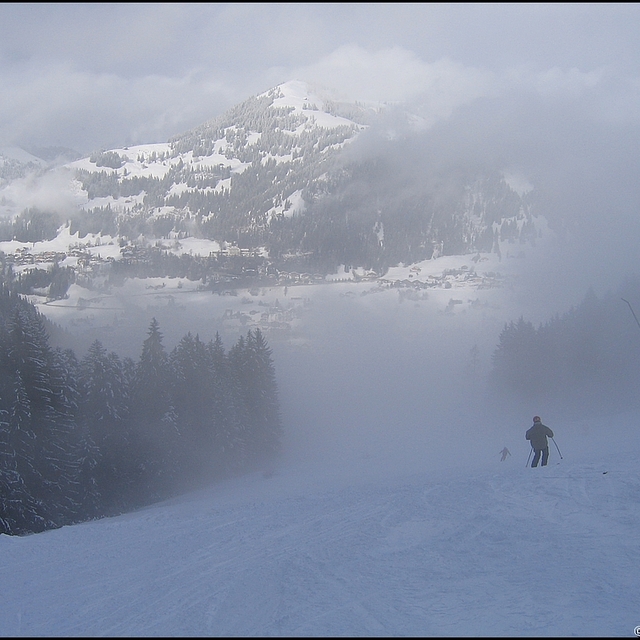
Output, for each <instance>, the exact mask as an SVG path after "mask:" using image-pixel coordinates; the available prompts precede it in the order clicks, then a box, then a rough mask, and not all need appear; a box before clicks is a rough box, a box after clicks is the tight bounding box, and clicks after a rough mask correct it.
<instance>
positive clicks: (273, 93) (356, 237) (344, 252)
mask: <svg viewBox="0 0 640 640" xmlns="http://www.w3.org/2000/svg"><path fill="white" fill-rule="evenodd" d="M413 120H415V118H413V119H412V116H411V114H410V113H406V112H405V111H403V110H401V109H399V108H396V107H393V106H389V105H386V106H380V105H365V104H361V103H343V102H338V101H334V100H332V99H330V98H329V97H327V92H326V90H322V91H319V90H315V89H313V88H312V87H311V86H310V85H308V84H306V83H304V82H301V81H290V82H286V83H284V84H281V85H279V86H277V87H274V88H273V89H271V90H269V91H267V92H265V93H262V94H260V95H257V96H254V97H251V98H249V99H247V100H245V101H244V102H242V103H240V104H238V105H237V106H235V107H233V108H232V109H230V110H229V111H227V112H226V113H224V114H222V115H220V116H218V117H217V118H215V119H213V120H211V121H209V122H206V123H204V124H203V125H201V126H199V127H196V128H194V129H192V130H190V131H187V132H185V133H183V134H181V135H178V136H175V137H173V138H172V139H170V140H169V141H167V142H163V143H154V144H143V145H137V146H131V147H125V148H119V149H111V150H101V151H96V152H94V153H92V154H91V155H90V156H89V157H87V158H83V159H80V160H76V161H74V162H70V163H67V164H66V165H64V166H61V167H56V168H54V169H52V170H49V171H44V170H43V171H40V173H34V172H33V171H32V172H31V173H28V172H26V169H25V167H27V165H25V164H24V163H23V164H21V165H20V172H19V173H18V174H16V175H15V176H14V179H11V180H8V181H7V182H6V184H4V185H3V184H0V217H1V218H2V219H1V220H0V222H1V223H2V224H3V225H4V227H3V228H2V229H0V235H1V236H2V238H1V239H2V240H5V241H8V240H11V239H13V238H14V237H15V236H16V235H20V230H21V227H20V225H19V223H20V221H21V220H22V218H24V220H22V222H23V226H26V227H28V228H30V229H31V231H30V234H28V235H29V237H28V238H26V237H25V238H24V239H26V240H28V241H39V240H51V239H52V237H53V235H54V234H53V233H52V232H51V231H50V230H49V229H48V227H49V226H51V225H54V226H53V228H54V230H55V229H61V228H63V227H64V225H65V224H66V225H67V226H69V227H70V233H71V235H74V234H76V233H78V234H79V236H80V238H84V237H86V236H87V235H88V234H102V235H109V236H112V237H113V238H116V239H118V240H119V241H122V243H133V242H136V243H139V242H142V243H143V242H145V241H148V242H154V241H155V240H158V239H161V240H175V239H183V238H187V237H194V238H200V239H208V240H211V241H212V242H216V243H217V244H218V245H219V246H227V245H229V246H231V247H234V248H235V249H238V248H240V249H243V250H246V251H254V252H260V253H262V254H263V255H265V256H268V257H269V259H270V261H271V263H272V264H273V265H274V267H275V268H277V269H278V270H281V271H282V270H284V271H297V272H301V271H302V272H312V273H322V274H326V273H330V272H332V271H335V269H336V268H337V267H338V266H339V265H340V264H348V265H354V266H356V267H361V268H365V269H374V270H376V271H379V272H381V271H384V270H385V269H386V268H388V267H389V266H393V265H396V264H398V263H400V262H403V263H414V262H418V261H421V260H425V259H428V258H430V257H432V256H434V255H435V256H437V255H441V254H445V255H455V254H467V253H472V252H477V251H481V252H498V251H499V244H500V242H504V241H508V242H511V243H524V244H532V243H533V242H535V240H536V238H537V237H538V236H539V235H540V234H541V233H542V230H543V227H544V220H543V219H542V217H540V216H539V215H538V212H536V211H535V210H533V209H532V206H531V198H530V192H531V191H532V188H533V187H532V185H530V184H529V183H528V181H527V178H526V176H522V175H519V174H518V173H517V172H513V171H510V170H509V168H508V167H502V166H494V165H493V164H491V163H486V164H485V165H482V166H480V165H477V164H476V163H474V162H471V163H469V162H467V161H466V160H465V159H464V158H460V159H458V160H457V161H456V162H455V163H454V164H452V165H447V164H445V165H444V166H443V165H441V162H440V160H439V156H440V155H441V154H442V150H439V149H438V146H437V145H438V144H441V143H437V142H436V143H435V145H433V144H432V143H431V142H430V141H429V139H428V138H427V137H425V136H426V135H427V134H426V132H424V131H421V130H420V128H419V127H418V128H416V127H417V125H415V124H411V122H413ZM398 121H402V122H404V123H405V124H404V125H403V127H404V128H403V134H402V136H398V135H396V134H395V133H393V135H392V132H393V131H394V130H395V126H396V125H397V124H398ZM407 123H409V124H407ZM412 145H413V146H412ZM23 155H25V156H26V154H23ZM29 166H31V165H29ZM34 167H35V165H34ZM522 185H525V186H526V188H523V187H522ZM34 209H36V210H38V211H39V212H41V213H40V215H44V214H46V216H49V218H50V219H51V220H50V221H49V222H48V227H47V229H46V230H40V231H37V229H40V227H39V225H37V224H34V223H33V221H32V217H33V216H34V215H35V212H34V211H33V210H34ZM21 217H22V218H21ZM12 224H13V227H12V226H11V225H12ZM38 234H39V235H38ZM22 235H23V236H25V233H22ZM163 275H164V274H163Z"/></svg>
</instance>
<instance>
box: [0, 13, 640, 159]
mask: <svg viewBox="0 0 640 640" xmlns="http://www.w3.org/2000/svg"><path fill="white" fill-rule="evenodd" d="M639 27H640V7H639V6H638V5H637V4H613V5H612V4H606V5H605V4H559V5H558V4H538V5H535V4H534V5H530V4H506V5H505V4H414V3H412V4H387V3H381V4H368V3H361V4H348V3H347V4H332V3H328V4H314V3H299V4H298V3H287V4H271V3H269V4H255V3H251V4H225V3H212V4H204V3H203V4H136V3H121V4H63V3H56V4H47V3H43V4H28V3H5V4H3V5H0V147H1V146H8V145H22V146H49V145H56V146H64V147H70V148H73V149H76V150H77V151H79V152H81V153H83V154H88V153H89V152H91V151H93V150H96V149H99V148H105V149H106V148H113V147H118V146H123V145H125V144H136V143H143V142H162V141H166V140H167V139H168V138H169V137H170V136H172V135H174V134H177V133H180V132H182V131H185V130H187V129H189V128H191V127H193V126H196V125H198V124H200V123H202V122H204V121H206V120H209V119H210V118H212V117H215V116H216V115H218V114H219V113H221V112H222V111H224V110H225V109H226V108H228V107H230V106H232V105H234V104H236V103H237V102H239V101H241V100H244V99H246V98H248V97H250V96H252V95H255V94H257V93H260V92H262V91H265V90H267V89H269V88H271V87H272V86H275V85H276V84H278V83H280V82H284V81H287V80H290V79H302V80H307V81H312V82H315V83H319V84H322V85H325V86H329V87H331V88H334V89H336V90H337V91H338V92H340V93H341V94H342V95H344V97H345V98H356V99H360V100H376V101H403V100H415V99H419V100H421V101H422V103H423V104H424V106H425V111H426V116H427V117H428V121H429V122H435V121H438V120H439V119H442V118H447V117H449V115H450V114H451V113H452V110H454V109H455V108H457V107H459V106H461V105H465V104H468V103H470V102H472V101H474V100H477V99H478V98H483V97H491V96H493V97H494V98H495V97H496V96H501V95H509V94H511V93H513V92H514V91H516V92H517V91H521V90H523V89H524V88H526V89H527V90H529V91H534V92H535V93H536V95H537V96H543V97H546V98H547V99H549V100H561V101H566V100H575V99H577V98H579V99H581V100H582V101H583V102H584V104H583V105H582V107H583V108H584V109H585V110H589V109H591V110H592V111H593V110H594V109H595V110H596V111H597V112H598V117H602V118H609V119H618V120H625V119H627V118H631V116H632V114H633V116H634V117H635V113H636V112H637V107H638V102H639V101H638V94H639V92H640V80H639V79H640V47H639V46H638V33H639Z"/></svg>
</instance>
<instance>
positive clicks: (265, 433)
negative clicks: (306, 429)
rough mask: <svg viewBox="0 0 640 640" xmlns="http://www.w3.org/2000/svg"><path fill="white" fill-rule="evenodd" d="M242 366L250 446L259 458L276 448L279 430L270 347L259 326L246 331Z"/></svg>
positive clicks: (280, 426) (275, 384) (280, 428)
mask: <svg viewBox="0 0 640 640" xmlns="http://www.w3.org/2000/svg"><path fill="white" fill-rule="evenodd" d="M245 367H246V373H245V375H246V378H245V385H246V390H245V394H246V395H245V397H246V404H247V409H248V413H249V425H250V427H249V428H250V430H251V439H250V442H251V449H252V452H253V455H254V456H255V457H258V458H259V457H264V456H268V455H272V454H274V453H276V452H277V451H278V447H279V443H280V436H281V431H282V423H281V418H280V407H279V403H278V385H277V382H276V374H275V369H274V366H273V360H272V358H271V349H270V348H269V346H268V345H267V342H266V340H265V338H264V335H263V334H262V332H261V331H260V329H255V331H253V332H251V331H249V333H248V334H247V340H246V364H245Z"/></svg>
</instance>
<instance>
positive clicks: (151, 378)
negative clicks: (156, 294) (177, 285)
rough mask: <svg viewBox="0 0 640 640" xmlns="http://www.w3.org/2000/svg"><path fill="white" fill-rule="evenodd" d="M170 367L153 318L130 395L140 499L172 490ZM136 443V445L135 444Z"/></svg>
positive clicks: (174, 437)
mask: <svg viewBox="0 0 640 640" xmlns="http://www.w3.org/2000/svg"><path fill="white" fill-rule="evenodd" d="M171 388H172V379H171V368H170V364H169V358H168V356H167V352H166V351H165V348H164V345H163V344H162V333H161V332H160V325H159V324H158V321H157V320H156V319H155V318H153V319H152V321H151V324H150V325H149V330H148V333H147V338H146V340H145V341H144V343H143V345H142V354H141V356H140V360H139V362H138V364H137V366H136V371H135V378H134V383H133V393H132V396H131V420H132V425H134V426H135V430H136V436H137V440H138V443H137V449H138V451H137V453H138V456H139V461H138V469H139V471H140V473H141V477H142V487H141V488H142V490H143V495H142V496H141V498H142V499H145V497H146V498H148V499H156V498H160V497H162V496H164V495H167V494H168V493H170V492H171V490H172V485H173V482H174V480H175V477H176V472H177V464H178V459H176V456H175V451H177V450H179V444H180V443H179V436H180V434H179V432H178V430H177V425H176V423H175V421H174V420H172V419H170V418H171V416H173V414H174V413H175V408H174V407H173V405H172V403H171V395H170V393H171ZM134 446H136V445H134Z"/></svg>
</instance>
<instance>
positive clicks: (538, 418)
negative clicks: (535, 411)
mask: <svg viewBox="0 0 640 640" xmlns="http://www.w3.org/2000/svg"><path fill="white" fill-rule="evenodd" d="M533 421H534V422H542V420H540V416H533Z"/></svg>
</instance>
